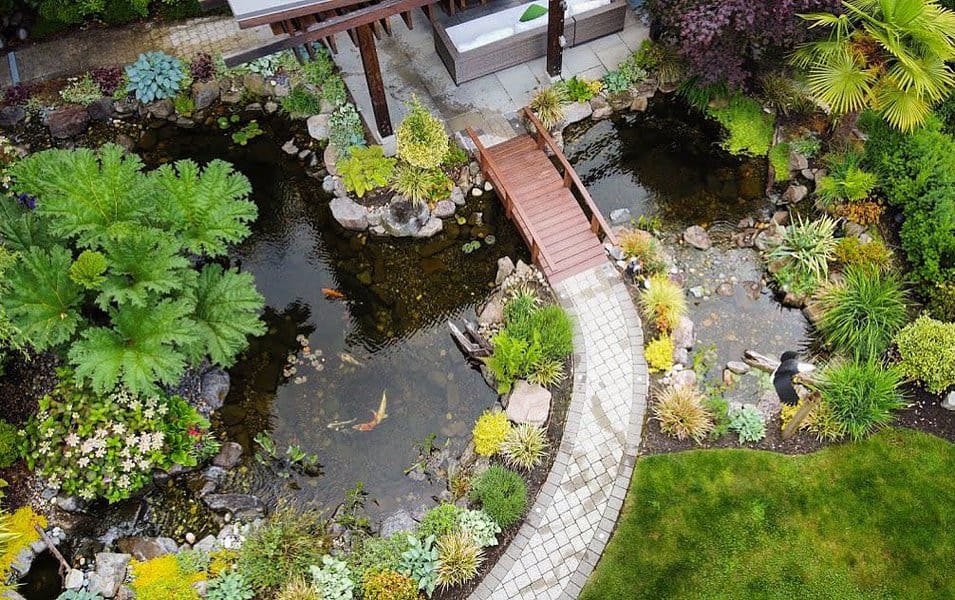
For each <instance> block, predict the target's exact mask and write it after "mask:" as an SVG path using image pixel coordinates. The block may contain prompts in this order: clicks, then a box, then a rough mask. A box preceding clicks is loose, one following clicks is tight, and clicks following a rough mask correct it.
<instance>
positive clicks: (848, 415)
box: [819, 359, 905, 441]
mask: <svg viewBox="0 0 955 600" xmlns="http://www.w3.org/2000/svg"><path fill="white" fill-rule="evenodd" d="M901 384H902V370H901V369H899V368H898V367H896V366H895V365H893V366H890V367H884V366H883V365H882V364H881V363H880V362H879V361H878V359H870V360H866V361H845V362H837V363H833V364H830V365H827V366H826V368H825V369H823V370H822V373H821V374H820V383H819V391H820V393H821V394H822V401H823V403H825V404H826V405H827V406H828V408H829V409H831V410H832V415H833V418H834V419H835V421H836V422H837V423H839V425H840V426H841V432H842V434H843V435H847V436H849V437H850V438H852V439H853V440H856V441H858V440H861V439H863V438H865V437H866V436H868V435H869V434H870V433H872V432H873V431H875V430H876V429H877V428H879V427H881V426H883V425H888V424H889V423H891V422H892V420H893V416H892V411H893V410H896V409H899V408H902V407H904V406H905V402H904V400H903V397H902V392H901V391H900V390H899V386H900V385H901Z"/></svg>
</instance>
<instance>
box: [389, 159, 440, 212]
mask: <svg viewBox="0 0 955 600" xmlns="http://www.w3.org/2000/svg"><path fill="white" fill-rule="evenodd" d="M453 185H454V183H453V182H452V181H451V180H450V179H449V178H448V176H447V175H445V174H444V171H442V170H441V169H422V168H419V167H413V166H411V165H409V164H407V163H400V164H399V165H398V166H397V167H396V168H395V170H394V176H393V177H392V180H391V189H392V190H393V191H395V192H398V193H399V194H401V195H402V196H404V197H405V198H407V199H408V200H411V201H412V202H413V203H415V204H420V203H422V202H426V201H428V200H430V199H434V198H437V197H439V196H443V197H447V194H448V192H450V188H451V186H453Z"/></svg>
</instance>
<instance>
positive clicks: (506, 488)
mask: <svg viewBox="0 0 955 600" xmlns="http://www.w3.org/2000/svg"><path fill="white" fill-rule="evenodd" d="M471 499H472V500H474V501H476V502H480V504H481V509H482V510H483V511H484V512H486V513H487V514H488V515H489V516H490V517H491V518H492V519H494V522H495V523H497V524H498V525H499V526H500V527H501V528H502V529H504V528H507V527H509V526H511V525H513V524H514V523H516V522H517V521H518V520H520V518H521V516H522V515H523V514H524V509H525V508H527V485H526V484H525V483H524V479H523V478H522V477H521V476H520V475H519V474H517V473H515V472H514V471H511V470H510V469H505V468H504V467H501V466H498V465H492V466H491V467H490V468H489V469H488V470H486V471H484V472H483V473H481V474H480V475H478V476H477V477H475V478H474V479H473V480H472V481H471Z"/></svg>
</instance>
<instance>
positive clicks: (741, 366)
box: [726, 360, 749, 375]
mask: <svg viewBox="0 0 955 600" xmlns="http://www.w3.org/2000/svg"><path fill="white" fill-rule="evenodd" d="M726 368H727V369H729V370H730V371H732V372H734V373H736V374H737V375H745V374H746V373H749V365H748V364H746V363H744V362H742V361H739V360H731V361H729V362H728V363H726Z"/></svg>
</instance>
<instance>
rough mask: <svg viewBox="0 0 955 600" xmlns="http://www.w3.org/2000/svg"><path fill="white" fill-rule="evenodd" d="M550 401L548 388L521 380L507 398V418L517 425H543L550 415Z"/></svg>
mask: <svg viewBox="0 0 955 600" xmlns="http://www.w3.org/2000/svg"><path fill="white" fill-rule="evenodd" d="M550 399H551V394H550V392H549V391H548V390H547V388H545V387H542V386H539V385H537V384H536V383H528V382H526V381H524V380H519V381H518V382H517V383H515V384H514V388H513V389H512V390H511V393H510V394H508V395H507V397H506V398H505V405H506V407H507V409H506V410H507V418H508V419H510V420H511V421H513V422H515V423H532V424H534V425H543V424H544V423H546V422H547V415H548V414H549V413H550Z"/></svg>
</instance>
